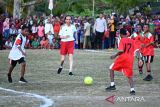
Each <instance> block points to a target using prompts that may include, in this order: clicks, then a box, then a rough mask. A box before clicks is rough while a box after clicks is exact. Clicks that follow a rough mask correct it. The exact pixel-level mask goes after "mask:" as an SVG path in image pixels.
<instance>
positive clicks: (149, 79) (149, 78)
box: [143, 75, 153, 81]
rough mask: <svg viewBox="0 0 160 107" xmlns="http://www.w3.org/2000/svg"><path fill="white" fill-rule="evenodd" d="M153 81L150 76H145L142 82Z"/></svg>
mask: <svg viewBox="0 0 160 107" xmlns="http://www.w3.org/2000/svg"><path fill="white" fill-rule="evenodd" d="M152 79H153V77H152V75H147V76H146V77H145V78H144V79H143V80H144V81H151V80H152Z"/></svg>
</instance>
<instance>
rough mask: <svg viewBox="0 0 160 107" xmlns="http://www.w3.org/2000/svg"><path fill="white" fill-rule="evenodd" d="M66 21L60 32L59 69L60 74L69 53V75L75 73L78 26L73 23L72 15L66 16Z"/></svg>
mask: <svg viewBox="0 0 160 107" xmlns="http://www.w3.org/2000/svg"><path fill="white" fill-rule="evenodd" d="M65 22H66V24H64V25H63V26H62V28H61V30H60V32H59V35H60V38H61V49H60V54H61V64H60V67H59V69H58V71H57V73H58V74H60V73H61V71H62V69H63V63H64V60H65V56H66V55H67V54H68V55H69V66H70V67H69V75H73V73H72V67H73V51H74V33H75V32H76V28H75V26H74V25H71V17H70V16H66V17H65Z"/></svg>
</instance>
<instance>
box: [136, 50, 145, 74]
mask: <svg viewBox="0 0 160 107" xmlns="http://www.w3.org/2000/svg"><path fill="white" fill-rule="evenodd" d="M137 56H138V69H139V74H143V65H144V60H143V56H142V54H141V53H140V51H139V50H138V51H137Z"/></svg>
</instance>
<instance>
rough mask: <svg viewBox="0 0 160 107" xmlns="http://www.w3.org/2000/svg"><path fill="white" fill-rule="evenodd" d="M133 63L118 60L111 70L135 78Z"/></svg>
mask: <svg viewBox="0 0 160 107" xmlns="http://www.w3.org/2000/svg"><path fill="white" fill-rule="evenodd" d="M132 68H133V61H129V60H127V59H126V58H118V59H116V60H115V62H114V63H113V64H111V66H110V67H109V69H111V70H113V71H118V72H122V73H123V74H124V75H125V76H126V77H132V76H133V69H132Z"/></svg>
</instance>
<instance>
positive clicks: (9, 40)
mask: <svg viewBox="0 0 160 107" xmlns="http://www.w3.org/2000/svg"><path fill="white" fill-rule="evenodd" d="M12 46H13V43H12V41H11V38H9V39H8V40H7V41H6V42H5V49H11V48H12Z"/></svg>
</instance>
